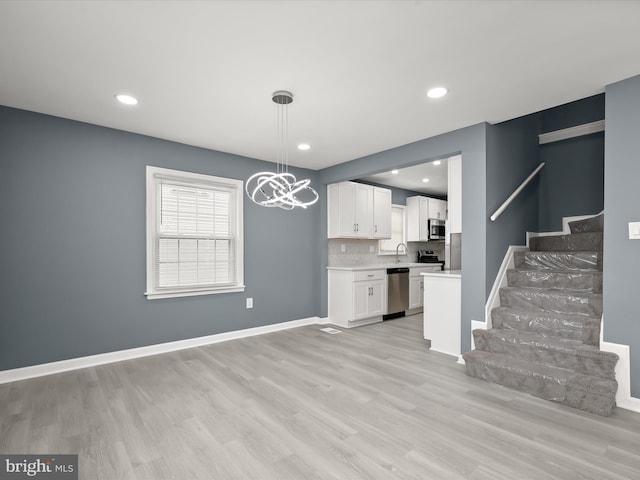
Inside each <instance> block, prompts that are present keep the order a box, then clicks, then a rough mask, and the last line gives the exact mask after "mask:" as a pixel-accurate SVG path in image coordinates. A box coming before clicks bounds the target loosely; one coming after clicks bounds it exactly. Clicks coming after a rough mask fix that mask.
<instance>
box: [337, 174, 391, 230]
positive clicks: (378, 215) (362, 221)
mask: <svg viewBox="0 0 640 480" xmlns="http://www.w3.org/2000/svg"><path fill="white" fill-rule="evenodd" d="M327 214H328V219H327V224H328V237H329V238H391V191H390V190H388V189H385V188H378V187H372V186H371V185H365V184H362V183H356V182H341V183H333V184H331V185H328V186H327Z"/></svg>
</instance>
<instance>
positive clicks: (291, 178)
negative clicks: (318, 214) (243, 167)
mask: <svg viewBox="0 0 640 480" xmlns="http://www.w3.org/2000/svg"><path fill="white" fill-rule="evenodd" d="M271 100H273V102H274V103H275V104H276V105H277V107H278V116H277V157H276V171H275V172H258V173H256V174H254V175H252V176H251V177H249V179H248V180H247V183H246V187H245V190H246V192H247V195H248V196H249V198H250V199H251V200H252V201H253V202H254V203H256V204H258V205H261V206H263V207H279V208H282V209H283V210H293V209H294V208H295V207H302V208H307V207H308V206H309V205H313V204H314V203H316V202H317V201H318V192H316V191H315V190H314V189H313V188H311V187H310V186H309V184H310V183H311V181H310V180H309V179H305V180H297V179H296V176H295V175H294V174H293V173H290V172H289V153H288V142H289V110H288V106H289V104H290V103H291V102H293V95H292V94H291V92H287V91H285V90H278V91H277V92H274V93H273V95H272V97H271Z"/></svg>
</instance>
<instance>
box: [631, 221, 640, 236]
mask: <svg viewBox="0 0 640 480" xmlns="http://www.w3.org/2000/svg"><path fill="white" fill-rule="evenodd" d="M629 240H640V222H629Z"/></svg>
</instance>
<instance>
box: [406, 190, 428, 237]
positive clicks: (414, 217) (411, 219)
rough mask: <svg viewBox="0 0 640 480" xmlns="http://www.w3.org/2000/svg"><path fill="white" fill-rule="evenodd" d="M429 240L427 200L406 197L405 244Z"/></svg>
mask: <svg viewBox="0 0 640 480" xmlns="http://www.w3.org/2000/svg"><path fill="white" fill-rule="evenodd" d="M427 240H429V199H428V198H427V197H407V242H426V241H427Z"/></svg>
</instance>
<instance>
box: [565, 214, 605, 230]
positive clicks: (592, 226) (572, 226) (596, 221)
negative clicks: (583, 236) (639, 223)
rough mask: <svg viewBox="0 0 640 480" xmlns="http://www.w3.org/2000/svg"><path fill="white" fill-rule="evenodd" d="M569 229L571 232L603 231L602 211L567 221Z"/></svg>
mask: <svg viewBox="0 0 640 480" xmlns="http://www.w3.org/2000/svg"><path fill="white" fill-rule="evenodd" d="M569 230H570V231H571V233H574V234H575V233H586V232H603V231H604V213H601V214H600V215H596V216H594V217H590V218H585V219H584V220H574V221H573V222H569Z"/></svg>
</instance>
